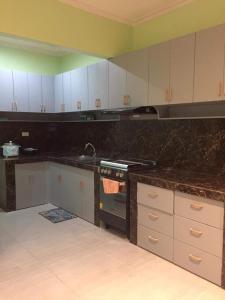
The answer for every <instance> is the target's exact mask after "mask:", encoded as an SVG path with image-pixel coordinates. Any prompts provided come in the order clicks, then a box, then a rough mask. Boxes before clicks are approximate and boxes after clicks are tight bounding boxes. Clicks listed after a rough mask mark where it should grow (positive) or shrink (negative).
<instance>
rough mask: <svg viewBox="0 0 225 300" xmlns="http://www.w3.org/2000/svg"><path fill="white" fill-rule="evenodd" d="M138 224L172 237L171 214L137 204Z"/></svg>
mask: <svg viewBox="0 0 225 300" xmlns="http://www.w3.org/2000/svg"><path fill="white" fill-rule="evenodd" d="M138 224H141V225H143V226H145V227H147V228H149V229H153V230H155V231H158V232H161V233H163V234H165V235H168V236H170V237H173V216H171V215H169V214H167V213H164V212H161V211H159V210H155V209H153V208H148V207H146V206H143V205H141V204H138Z"/></svg>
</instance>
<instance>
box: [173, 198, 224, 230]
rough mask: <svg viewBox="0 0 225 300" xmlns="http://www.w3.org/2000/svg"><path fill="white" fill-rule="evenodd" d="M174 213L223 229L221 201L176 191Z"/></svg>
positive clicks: (222, 205)
mask: <svg viewBox="0 0 225 300" xmlns="http://www.w3.org/2000/svg"><path fill="white" fill-rule="evenodd" d="M175 214H176V215H179V216H182V217H185V218H188V219H192V220H195V221H197V222H200V223H204V224H207V225H210V226H213V227H217V228H220V229H223V219H224V203H223V202H219V201H214V200H210V199H205V198H200V197H196V196H192V195H187V194H183V193H177V192H176V193H175Z"/></svg>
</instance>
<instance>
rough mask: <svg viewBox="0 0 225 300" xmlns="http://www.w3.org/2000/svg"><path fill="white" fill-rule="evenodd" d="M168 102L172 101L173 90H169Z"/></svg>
mask: <svg viewBox="0 0 225 300" xmlns="http://www.w3.org/2000/svg"><path fill="white" fill-rule="evenodd" d="M169 101H171V102H172V101H173V89H172V88H170V98H169Z"/></svg>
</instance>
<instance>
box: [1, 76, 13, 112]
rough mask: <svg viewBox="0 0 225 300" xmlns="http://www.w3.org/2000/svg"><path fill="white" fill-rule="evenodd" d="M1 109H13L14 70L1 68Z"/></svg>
mask: <svg viewBox="0 0 225 300" xmlns="http://www.w3.org/2000/svg"><path fill="white" fill-rule="evenodd" d="M0 91H1V92H0V111H12V110H13V107H12V105H13V82H12V71H10V70H0Z"/></svg>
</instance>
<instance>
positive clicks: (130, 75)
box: [125, 49, 149, 107]
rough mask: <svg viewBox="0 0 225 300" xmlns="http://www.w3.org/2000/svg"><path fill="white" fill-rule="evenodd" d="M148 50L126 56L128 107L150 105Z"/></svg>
mask: <svg viewBox="0 0 225 300" xmlns="http://www.w3.org/2000/svg"><path fill="white" fill-rule="evenodd" d="M148 52H149V50H148V49H144V50H140V51H136V52H131V53H128V54H126V55H125V60H126V70H127V82H126V90H127V92H126V94H127V96H128V102H127V103H128V104H127V105H128V106H133V107H135V106H146V105H148V60H149V59H148Z"/></svg>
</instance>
